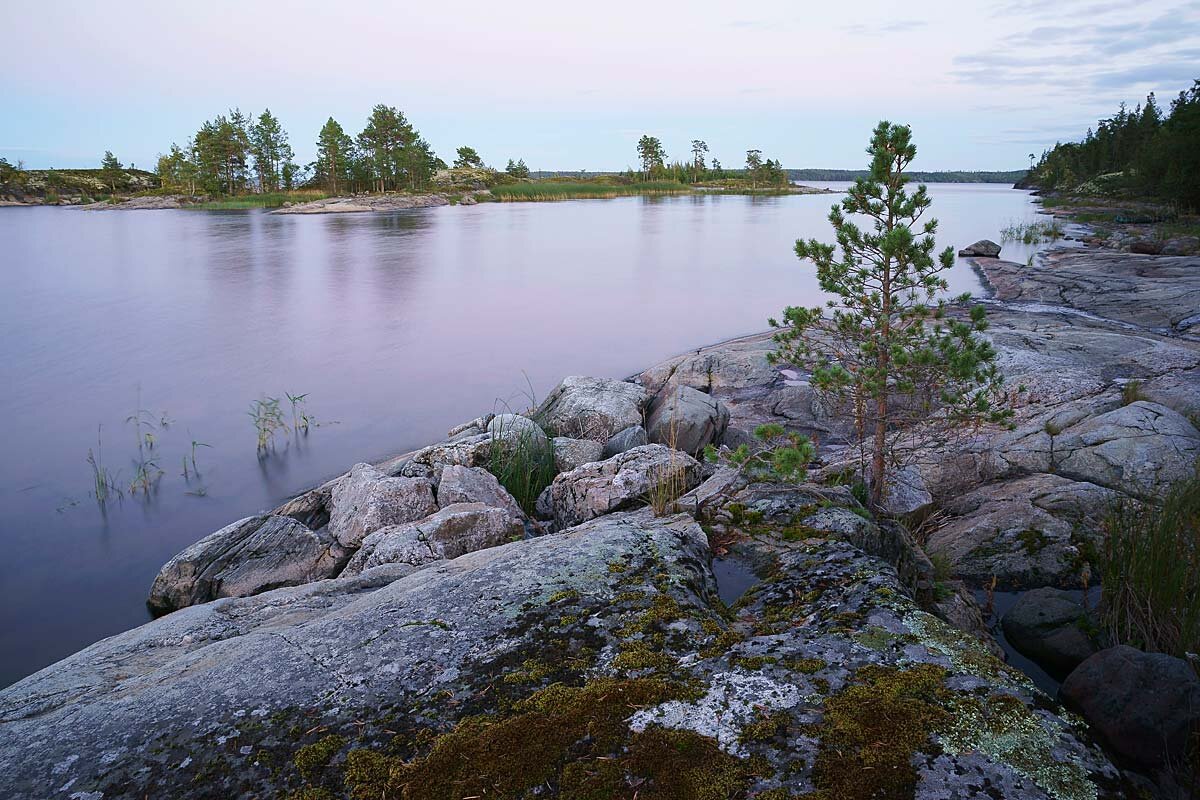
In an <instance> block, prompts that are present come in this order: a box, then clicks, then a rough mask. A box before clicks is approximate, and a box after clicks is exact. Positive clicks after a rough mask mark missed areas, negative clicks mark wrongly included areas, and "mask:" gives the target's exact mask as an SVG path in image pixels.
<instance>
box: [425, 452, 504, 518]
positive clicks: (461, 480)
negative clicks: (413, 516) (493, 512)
mask: <svg viewBox="0 0 1200 800" xmlns="http://www.w3.org/2000/svg"><path fill="white" fill-rule="evenodd" d="M455 503H483V504H484V505H485V506H491V507H492V508H500V509H504V510H505V511H507V512H508V513H509V514H511V515H512V516H513V517H515V518H517V519H524V517H525V512H523V511H522V510H521V506H520V505H519V504H518V503H517V501H516V498H514V497H513V496H512V495H511V494H509V493H508V490H507V489H505V488H504V487H503V486H501V485H500V481H498V480H496V476H495V475H493V474H492V473H490V472H488V471H487V470H486V469H483V468H482V467H463V466H459V465H457V464H451V465H449V466H446V467H444V468H443V469H442V473H441V478H440V479H439V481H438V486H437V504H438V507H439V508H443V509H444V508H446V506H449V505H453V504H455Z"/></svg>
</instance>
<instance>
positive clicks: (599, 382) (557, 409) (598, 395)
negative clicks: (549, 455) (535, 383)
mask: <svg viewBox="0 0 1200 800" xmlns="http://www.w3.org/2000/svg"><path fill="white" fill-rule="evenodd" d="M649 399H650V398H649V396H648V395H647V394H646V390H645V389H643V388H642V387H641V386H638V385H637V384H634V383H629V382H627V381H618V380H613V379H611V378H588V377H583V376H579V375H573V376H570V377H567V378H563V380H562V383H560V384H559V385H558V386H557V387H556V388H555V389H554V390H553V391H551V392H550V394H549V395H547V396H546V399H545V400H543V401H542V404H541V405H540V406H538V409H537V411H536V412H535V413H534V415H533V416H534V418H535V419H536V420H537V421H538V422H539V423H541V425H542V427H543V428H545V430H546V431H547V432H549V433H550V434H551V435H553V436H569V437H571V438H573V439H594V440H595V441H597V442H607V441H608V440H609V438H610V437H611V436H612V435H613V434H614V433H617V432H618V431H621V430H624V429H625V428H628V427H630V426H631V425H641V424H642V412H643V411H644V410H645V407H646V404H647V402H649Z"/></svg>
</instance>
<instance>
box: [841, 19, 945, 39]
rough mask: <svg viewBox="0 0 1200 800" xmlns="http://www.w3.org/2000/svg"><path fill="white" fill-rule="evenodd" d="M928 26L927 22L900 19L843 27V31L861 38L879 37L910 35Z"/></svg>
mask: <svg viewBox="0 0 1200 800" xmlns="http://www.w3.org/2000/svg"><path fill="white" fill-rule="evenodd" d="M928 24H929V23H927V22H926V21H925V20H920V19H898V20H893V21H892V22H880V23H870V24H868V23H856V24H854V25H843V26H842V30H843V31H845V32H846V33H852V34H856V35H860V36H879V35H883V34H888V33H908V32H909V31H915V30H919V29H921V28H924V27H925V26H926V25H928Z"/></svg>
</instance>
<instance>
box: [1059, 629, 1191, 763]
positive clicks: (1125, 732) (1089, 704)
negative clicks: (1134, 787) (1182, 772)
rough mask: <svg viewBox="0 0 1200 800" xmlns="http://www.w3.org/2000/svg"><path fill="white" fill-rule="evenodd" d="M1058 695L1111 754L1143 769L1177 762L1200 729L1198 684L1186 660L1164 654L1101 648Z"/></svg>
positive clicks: (1122, 647)
mask: <svg viewBox="0 0 1200 800" xmlns="http://www.w3.org/2000/svg"><path fill="white" fill-rule="evenodd" d="M1060 693H1061V695H1062V697H1063V699H1064V700H1065V701H1066V702H1067V704H1068V705H1070V706H1071V707H1073V708H1075V709H1076V710H1078V711H1079V713H1080V714H1082V715H1083V718H1084V719H1086V720H1087V721H1088V723H1090V724H1091V725H1092V726H1093V727H1094V728H1095V729H1096V730H1097V731H1099V733H1100V735H1101V736H1103V737H1104V739H1105V741H1106V742H1107V743H1108V744H1109V746H1110V747H1112V748H1113V750H1115V751H1116V752H1118V753H1120V754H1121V755H1122V756H1125V757H1126V758H1130V759H1132V760H1133V761H1135V762H1137V763H1138V764H1140V765H1142V766H1143V767H1151V768H1153V767H1159V766H1163V765H1164V764H1166V763H1168V762H1170V763H1176V764H1177V763H1179V762H1180V761H1181V760H1182V759H1183V756H1184V755H1185V753H1186V752H1187V748H1188V737H1189V734H1190V732H1191V731H1194V730H1197V729H1198V728H1197V726H1200V680H1197V678H1196V673H1195V671H1194V670H1193V669H1192V667H1191V665H1189V664H1188V663H1187V662H1186V661H1184V660H1182V659H1179V658H1174V657H1172V656H1168V655H1166V654H1164V653H1143V652H1142V651H1140V650H1135V649H1134V648H1132V647H1127V646H1125V645H1118V646H1117V647H1110V648H1109V649H1107V650H1101V651H1100V652H1099V653H1096V654H1095V655H1093V656H1092V657H1090V658H1089V659H1087V660H1086V661H1084V662H1083V663H1082V664H1080V665H1079V666H1078V667H1076V668H1075V671H1074V672H1072V673H1071V674H1070V675H1068V676H1067V679H1066V681H1064V682H1063V685H1062V688H1061V689H1060Z"/></svg>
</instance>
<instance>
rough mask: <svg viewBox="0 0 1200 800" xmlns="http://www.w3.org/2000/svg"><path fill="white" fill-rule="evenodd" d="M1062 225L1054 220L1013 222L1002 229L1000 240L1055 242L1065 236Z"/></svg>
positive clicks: (1033, 242)
mask: <svg viewBox="0 0 1200 800" xmlns="http://www.w3.org/2000/svg"><path fill="white" fill-rule="evenodd" d="M1063 233H1064V231H1063V229H1062V226H1061V225H1059V224H1058V222H1057V221H1052V222H1012V223H1009V224H1008V225H1007V226H1005V228H1004V229H1003V230H1001V231H1000V241H1002V242H1021V243H1022V244H1041V243H1042V242H1054V241H1057V240H1059V239H1061V238H1062V237H1063Z"/></svg>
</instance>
